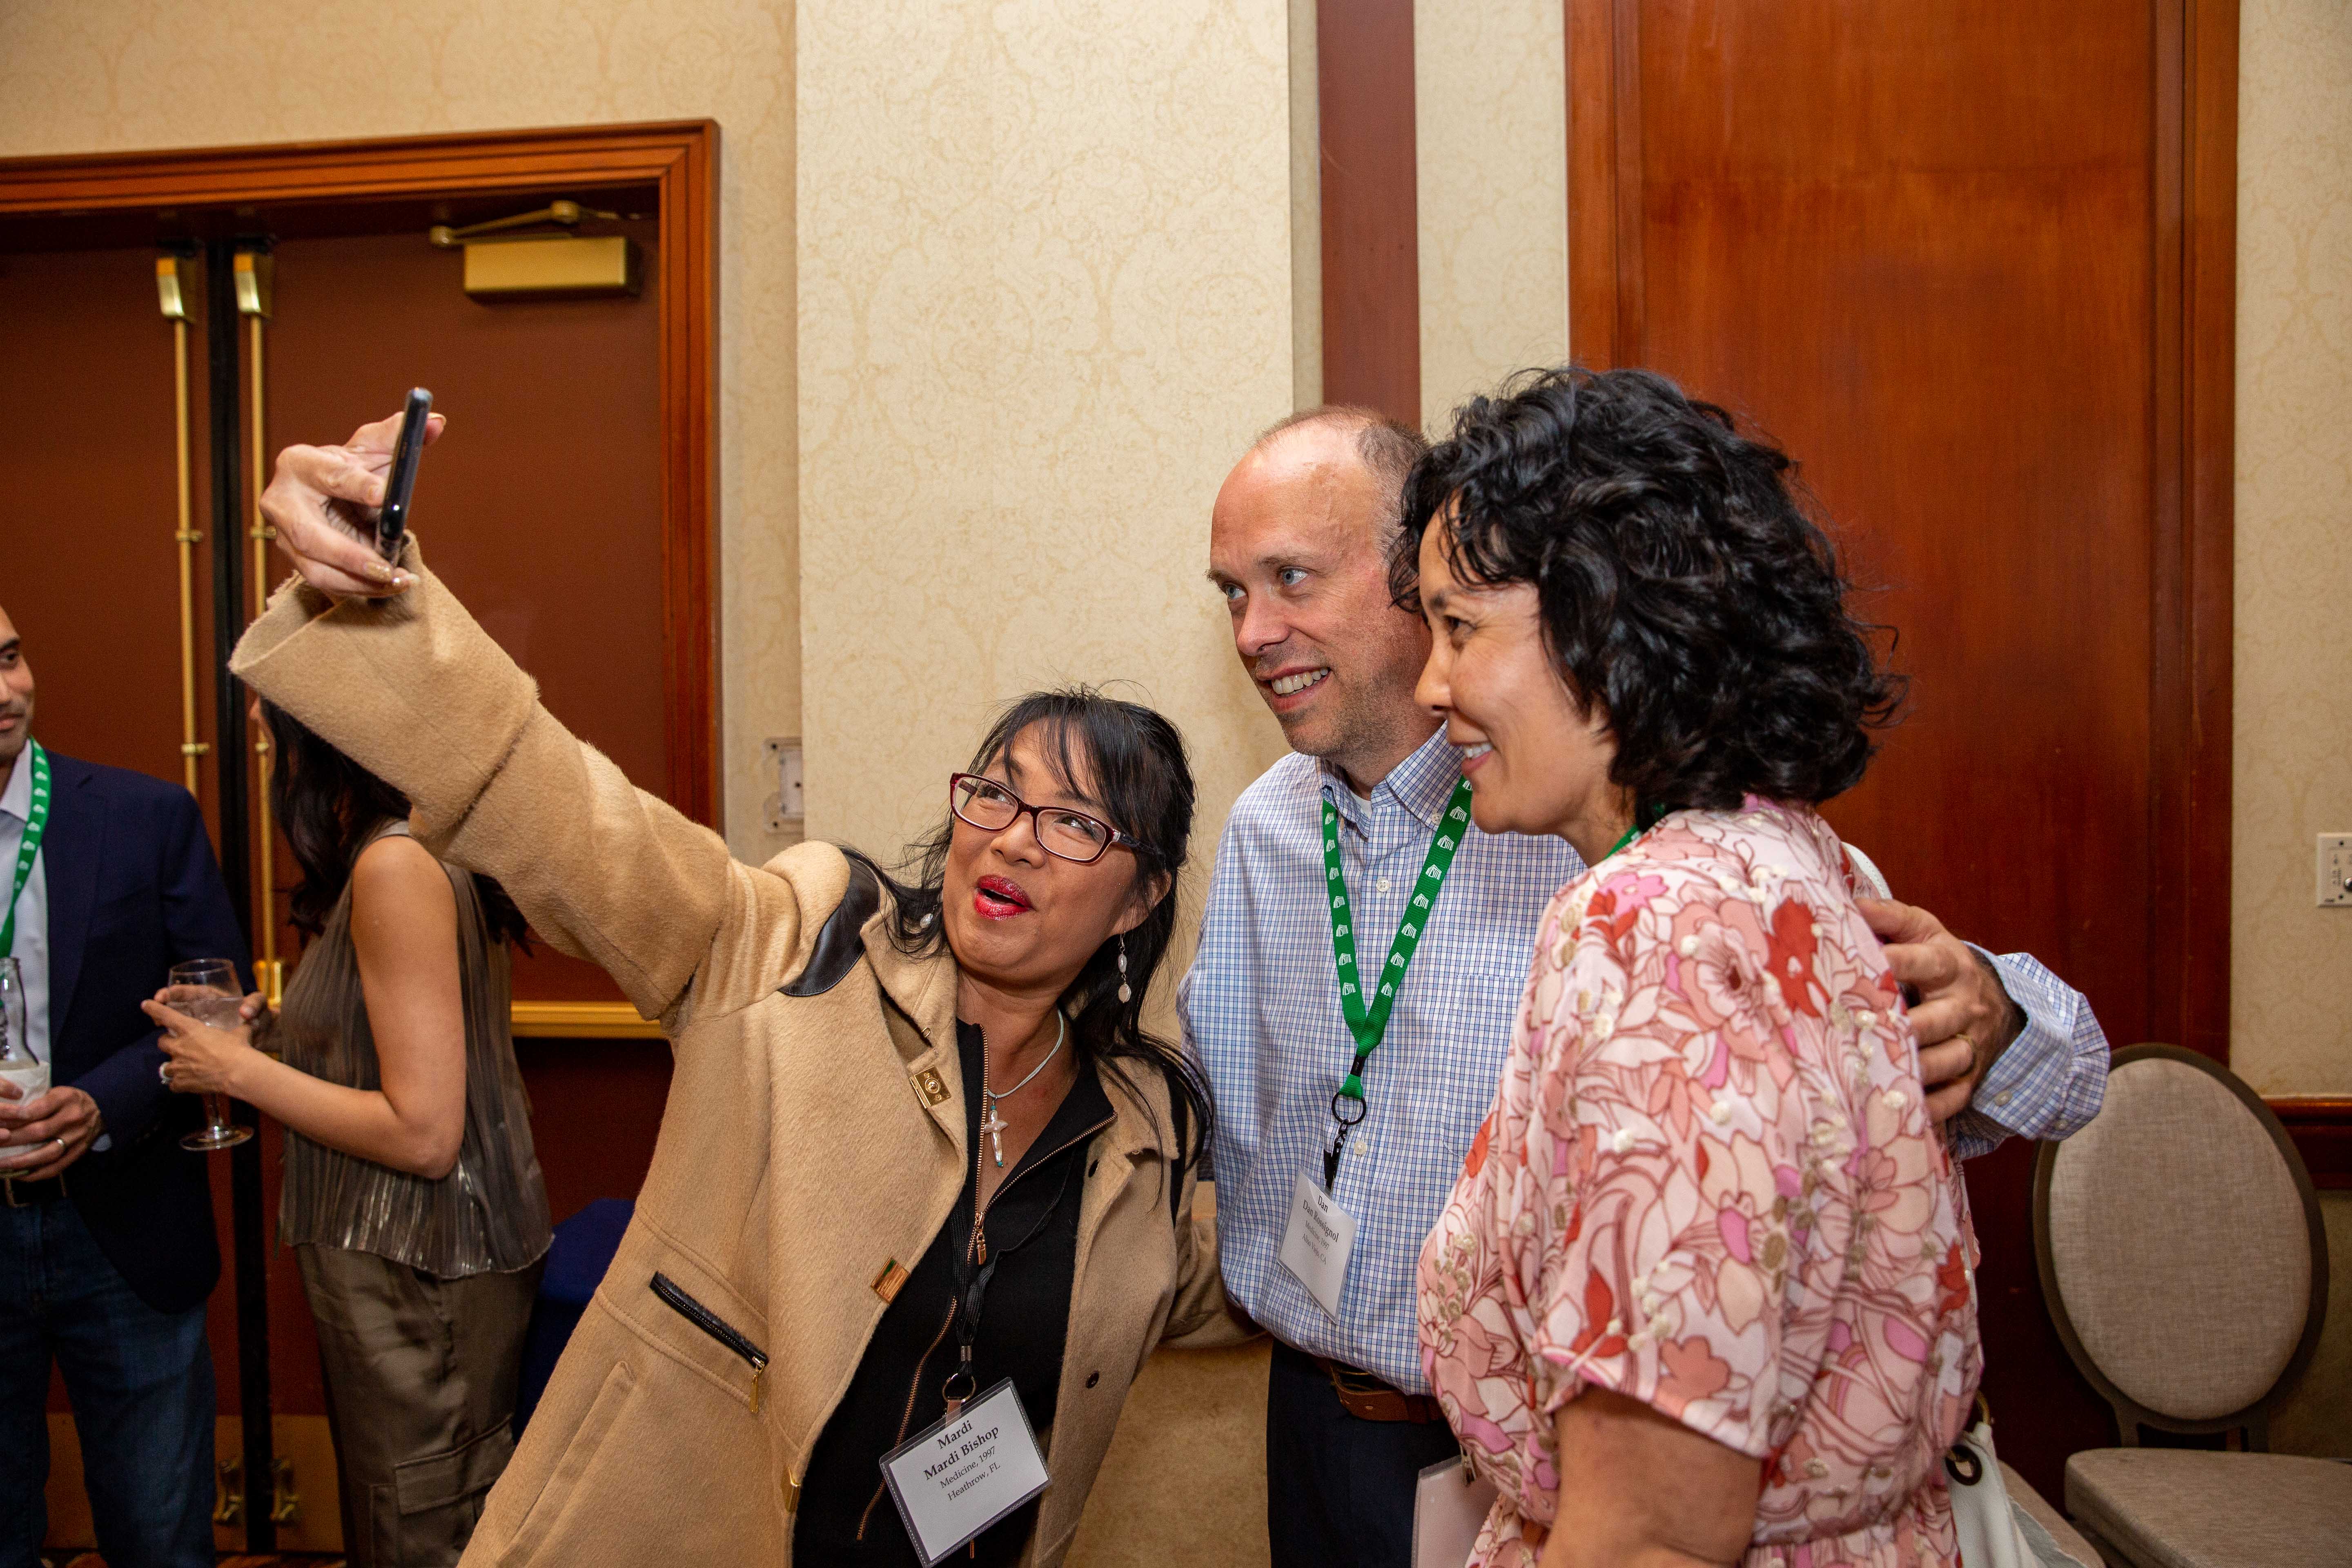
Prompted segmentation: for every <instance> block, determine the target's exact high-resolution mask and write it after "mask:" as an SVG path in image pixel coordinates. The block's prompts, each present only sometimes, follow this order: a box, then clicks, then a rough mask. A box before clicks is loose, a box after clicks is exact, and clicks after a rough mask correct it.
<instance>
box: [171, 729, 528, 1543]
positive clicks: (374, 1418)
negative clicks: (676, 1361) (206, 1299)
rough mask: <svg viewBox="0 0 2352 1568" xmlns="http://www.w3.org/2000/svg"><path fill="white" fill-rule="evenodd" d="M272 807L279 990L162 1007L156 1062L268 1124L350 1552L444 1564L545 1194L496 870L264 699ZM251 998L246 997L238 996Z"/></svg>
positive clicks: (484, 1449)
mask: <svg viewBox="0 0 2352 1568" xmlns="http://www.w3.org/2000/svg"><path fill="white" fill-rule="evenodd" d="M261 716H262V719H263V721H265V722H266V723H267V724H268V728H269V734H270V739H271V741H272V742H273V744H274V746H275V749H276V754H277V758H278V766H277V769H276V775H275V777H274V779H273V780H272V784H271V790H270V795H271V805H273V807H274V808H275V809H276V812H277V814H278V822H279V823H280V824H282V825H283V826H284V827H285V830H286V837H287V842H288V843H289V845H290V846H291V847H292V848H293V850H294V858H295V859H296V861H297V862H298V863H299V865H300V866H301V868H302V882H301V884H300V886H299V887H298V888H297V889H295V891H294V896H293V922H294V924H295V926H296V927H297V928H298V929H299V930H301V931H304V932H306V933H307V934H308V938H309V941H308V942H307V944H306V947H305V951H304V952H303V955H302V961H301V965H300V967H299V969H298V970H297V971H296V973H295V975H294V978H293V981H292V983H291V984H289V985H288V986H287V988H286V994H285V1000H284V1005H283V1007H282V1009H281V1011H280V1013H279V1015H278V1017H277V1018H276V1019H275V1020H274V1021H270V1020H265V1021H263V1022H262V1023H261V1024H260V1025H259V1027H260V1028H261V1030H263V1031H264V1032H265V1034H266V1038H265V1040H264V1042H263V1043H264V1044H266V1045H267V1046H268V1047H269V1048H270V1049H272V1050H274V1051H276V1052H278V1053H279V1057H278V1058H272V1057H271V1056H268V1055H265V1054H263V1052H262V1050H260V1049H258V1048H257V1047H256V1046H255V1044H254V1042H253V1041H252V1039H251V1038H249V1036H250V1035H251V1034H252V1033H253V1031H252V1030H249V1029H238V1030H234V1031H230V1030H221V1029H214V1028H207V1027H205V1026H203V1025H201V1024H198V1023H196V1022H194V1020H192V1019H190V1018H187V1017H185V1016H183V1015H182V1014H180V1013H177V1012H175V1011H173V1009H172V1008H171V1007H170V1006H168V1005H165V1000H167V999H168V996H169V994H168V993H166V994H165V998H164V999H159V1000H158V1001H157V1002H152V1003H149V1004H148V1011H149V1012H150V1013H151V1014H152V1016H154V1018H155V1020H156V1021H157V1022H158V1023H160V1024H162V1025H163V1026H164V1028H165V1031H166V1032H165V1035H164V1037H163V1049H164V1050H165V1051H166V1052H167V1053H168V1054H169V1055H170V1057H171V1060H170V1061H169V1062H167V1063H166V1064H164V1068H163V1073H164V1078H165V1081H166V1082H168V1083H169V1084H170V1085H171V1087H172V1088H173V1089H178V1090H181V1091H183V1092H186V1093H195V1092H200V1091H205V1090H211V1091H215V1092H225V1093H227V1094H231V1095H234V1096H236V1098H237V1099H239V1100H245V1101H247V1102H248V1103H250V1104H252V1105H254V1106H255V1107H257V1108H258V1109H259V1110H262V1111H263V1112H265V1113H267V1114H268V1115H270V1116H274V1117H276V1118H277V1119H278V1121H281V1122H283V1123H284V1124H285V1126H286V1130H287V1131H286V1180H285V1192H284V1199H283V1203H282V1205H281V1206H280V1208H279V1212H278V1236H279V1239H281V1240H282V1241H284V1242H286V1243H287V1244H289V1245H290V1246H292V1247H294V1248H295V1252H296V1257H297V1258H299V1262H300V1266H301V1272H302V1285H303V1289H304V1290H305V1291H306V1292H307V1293H308V1295H309V1297H310V1310H311V1314H312V1316H313V1317H314V1318H316V1319H317V1321H318V1327H319V1353H320V1363H321V1364H322V1369H323V1371H324V1373H325V1380H326V1389H327V1409H328V1419H329V1422H330V1425H331V1427H332V1428H333V1433H334V1439H335V1450H336V1456H337V1459H338V1463H339V1466H340V1469H341V1493H342V1499H341V1500H342V1513H343V1543H344V1551H345V1553H346V1555H347V1556H348V1558H349V1560H350V1561H351V1563H352V1568H377V1565H390V1564H403V1565H413V1564H419V1563H455V1562H457V1558H458V1555H459V1553H460V1552H463V1551H464V1549H465V1545H466V1542H467V1538H468V1537H469V1536H470V1535H471V1534H472V1532H473V1528H474V1522H475V1521H476V1520H477V1519H478V1518H479V1517H480V1513H481V1506H482V1498H483V1496H484V1494H485V1493H487V1492H488V1489H489V1487H490V1484H491V1482H493V1481H495V1480H497V1479H498V1478H499V1472H501V1471H502V1470H504V1469H505V1468H506V1462H507V1458H508V1456H509V1452H510V1451H511V1447H512V1439H511V1437H510V1436H509V1421H510V1418H511V1416H512V1415H513V1411H514V1401H515V1384H516V1379H517V1375H518V1373H519V1371H520V1365H521V1361H522V1342H523V1331H524V1329H525V1327H526V1325H527V1323H528V1321H529V1319H530V1305H531V1300H532V1299H533V1297H534V1296H535V1295H536V1293H537V1290H538V1286H539V1276H540V1271H541V1268H542V1266H543V1263H544V1259H545V1256H546V1252H547V1247H548V1241H549V1228H548V1212H547V1192H546V1188H545V1186H544V1184H542V1183H541V1179H540V1170H539V1160H538V1157H537V1155H536V1154H535V1153H534V1152H533V1151H532V1146H531V1136H530V1107H529V1104H528V1101H527V1100H526V1099H525V1097H524V1093H523V1087H522V1077H521V1073H520V1070H519V1069H518V1068H517V1067H516V1065H515V1058H514V1041H513V1038H512V1037H511V1035H510V1033H509V968H508V953H507V948H506V943H507V942H509V941H515V942H520V941H521V940H522V939H523V921H522V917H521V916H520V914H519V913H518V912H517V911H516V910H515V907H514V905H513V903H512V902H511V901H510V900H508V898H507V896H506V894H505V892H504V890H503V889H500V888H499V885H498V884H497V883H496V882H494V881H490V880H489V879H486V878H479V877H475V876H472V875H469V874H467V872H465V871H462V870H460V869H458V868H456V867H454V866H449V865H446V864H444V863H443V862H441V861H438V860H436V859H435V858H433V857H432V856H431V855H430V854H428V853H427V852H426V851H425V848H424V847H423V846H421V845H419V844H418V843H417V842H416V841H415V839H414V838H412V837H409V833H408V826H407V820H406V819H407V816H408V809H409V807H408V801H407V800H406V798H405V797H404V796H403V795H401V794H400V793H399V792H398V791H396V790H394V788H393V787H392V786H391V785H390V784H385V783H384V782H383V780H382V779H379V778H377V777H376V776H375V775H374V774H373V773H368V772H367V771H366V770H365V769H363V768H362V767H361V766H360V765H359V764H358V763H354V762H352V760H351V759H350V758H348V757H346V756H344V755H343V754H342V753H341V752H338V751H336V750H335V749H334V748H333V747H332V746H330V745H329V744H328V743H327V742H324V741H322V740H320V738H319V737H318V736H316V735H314V734H312V733H311V732H310V731H309V730H307V729H305V728H303V727H302V726H301V725H300V724H299V723H298V722H297V721H295V720H294V719H292V718H291V717H290V716H289V715H287V714H285V713H282V712H279V711H278V710H275V709H271V708H268V707H266V706H264V707H263V708H262V709H261ZM258 1010H259V1009H258V1007H257V1005H252V1004H249V1005H248V1008H247V1016H253V1015H254V1014H255V1013H257V1012H258Z"/></svg>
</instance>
